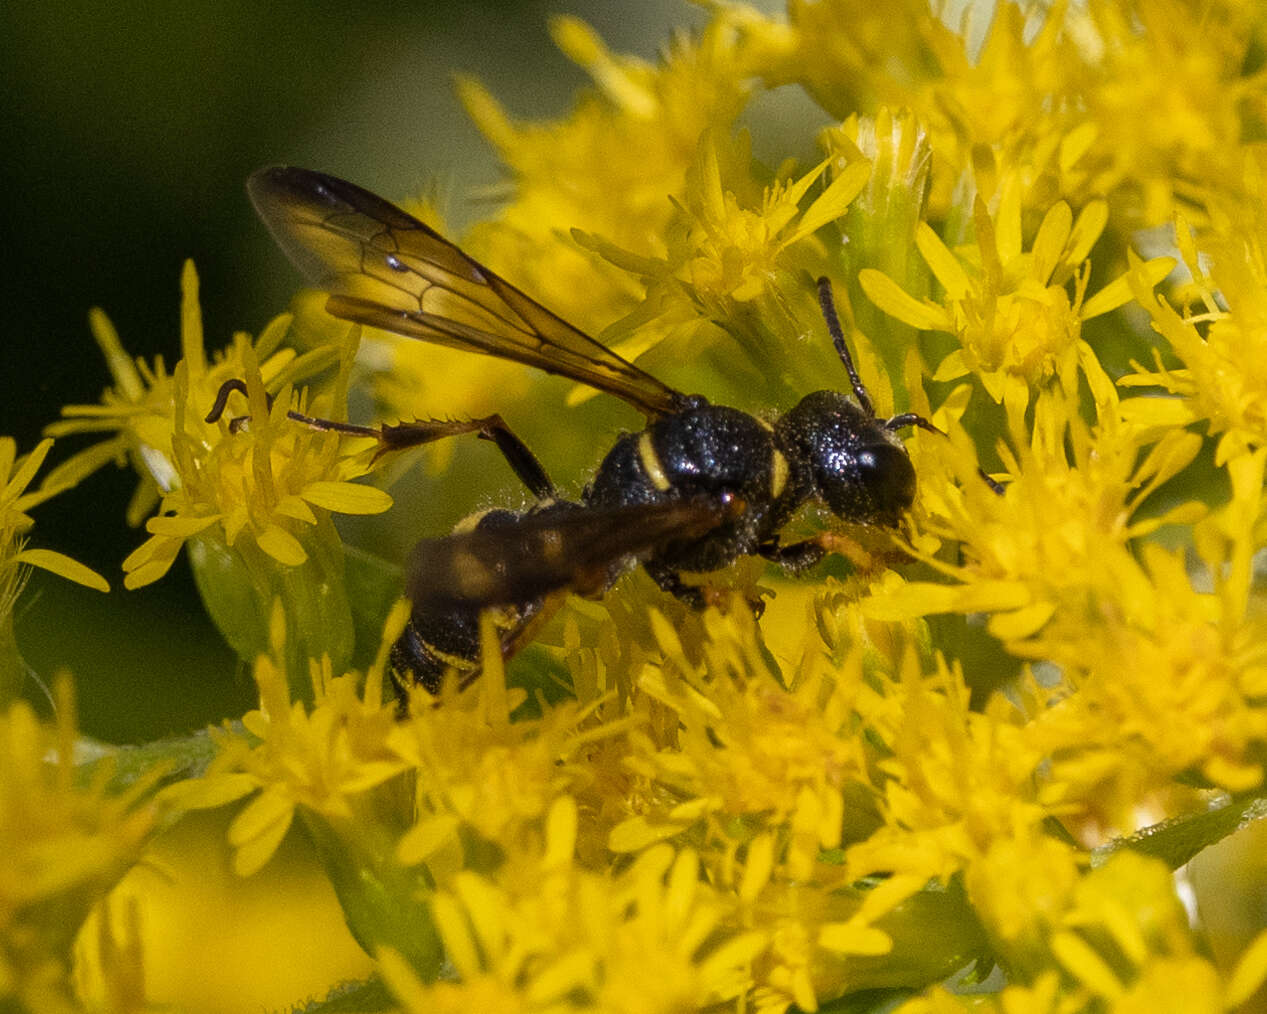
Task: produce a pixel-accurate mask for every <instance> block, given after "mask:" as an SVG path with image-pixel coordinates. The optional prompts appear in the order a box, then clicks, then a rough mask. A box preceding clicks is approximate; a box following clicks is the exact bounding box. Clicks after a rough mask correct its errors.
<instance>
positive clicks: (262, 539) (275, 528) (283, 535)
mask: <svg viewBox="0 0 1267 1014" xmlns="http://www.w3.org/2000/svg"><path fill="white" fill-rule="evenodd" d="M255 541H256V542H257V543H259V547H260V549H262V550H264V552H266V553H267V554H268V555H269V556H271V557H272V558H273V559H274V560H276V561H277V562H278V563H282V564H285V565H286V566H287V567H298V566H299V565H300V564H301V563H303V562H304V561H306V560H307V559H308V554H307V553H306V552H305V551H304V547H303V546H301V545H300V544H299V540H298V539H297V538H295V537H294V536H293V535H291V534H290V532H288V531H286V529H284V528H282V527H280V526H279V525H273V524H270V525H269V526H268V527H267V528H265V529H264V531H263V532H262V533H260V535H258V536H256V539H255Z"/></svg>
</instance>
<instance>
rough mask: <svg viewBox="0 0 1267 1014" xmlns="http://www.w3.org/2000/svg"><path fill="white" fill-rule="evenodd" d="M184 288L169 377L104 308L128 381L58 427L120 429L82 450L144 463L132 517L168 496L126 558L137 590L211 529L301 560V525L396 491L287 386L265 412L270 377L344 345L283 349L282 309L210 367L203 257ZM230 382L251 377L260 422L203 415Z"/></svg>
mask: <svg viewBox="0 0 1267 1014" xmlns="http://www.w3.org/2000/svg"><path fill="white" fill-rule="evenodd" d="M181 285H182V289H183V292H184V300H183V303H182V307H181V346H182V351H183V356H182V358H181V361H180V363H179V364H178V365H177V367H176V369H175V371H174V372H173V373H172V374H170V375H169V374H168V373H167V372H166V370H165V368H164V367H163V364H162V362H161V361H159V362H157V363H156V364H155V366H154V367H153V368H152V369H151V368H149V367H146V366H145V364H143V363H142V364H134V363H133V362H131V361H130V360H129V359H128V358H127V356H126V354H125V353H124V352H123V349H122V347H121V345H120V344H119V340H118V335H117V334H115V332H114V329H113V327H112V326H111V325H110V323H109V321H108V320H107V319H106V318H105V315H104V314H101V313H100V312H97V313H95V314H94V316H93V319H92V323H93V331H94V334H95V336H96V338H97V341H98V343H99V344H100V345H101V346H102V350H103V351H104V352H105V353H106V357H107V362H108V363H109V365H110V368H111V371H112V372H113V374H114V376H115V382H116V384H117V387H116V388H115V389H113V390H110V391H107V392H106V395H105V398H104V404H103V405H101V406H84V405H75V406H69V407H68V408H66V409H64V410H63V414H64V415H65V416H67V418H68V420H71V421H67V422H63V423H60V424H55V425H54V426H51V427H49V430H50V432H54V433H72V432H91V431H102V430H107V431H108V430H117V431H118V434H119V435H118V436H116V437H115V438H113V439H112V440H109V441H106V442H105V443H104V444H102V445H98V446H97V447H95V448H92V449H90V450H89V451H87V452H84V455H83V457H84V460H86V461H91V462H92V463H103V462H104V461H105V460H107V455H111V456H113V455H117V454H119V453H122V452H123V451H124V450H126V452H127V453H128V454H129V456H131V457H132V458H133V460H134V461H135V462H136V463H137V464H138V467H139V468H140V470H141V477H142V486H141V489H140V490H138V494H137V496H136V497H134V499H133V505H132V507H131V508H130V509H129V517H130V519H131V520H133V521H137V520H139V517H140V515H141V514H143V513H144V511H145V510H148V509H149V507H150V506H151V505H152V504H153V502H154V500H155V499H156V498H157V497H158V496H159V495H161V496H162V505H161V507H160V509H159V514H158V516H157V517H154V518H151V519H150V520H149V521H148V522H147V523H146V529H147V530H148V531H149V532H150V533H151V536H152V537H151V538H150V540H149V541H148V542H146V543H145V544H144V545H143V546H141V547H140V548H139V549H137V550H136V552H134V553H133V554H132V555H131V556H130V557H128V559H127V560H126V561H125V562H124V570H125V571H126V572H127V578H126V579H125V581H124V584H125V586H126V587H128V588H138V587H140V586H142V585H146V584H149V583H151V582H152V581H157V580H158V579H159V578H160V577H162V576H163V574H165V573H166V572H167V569H168V568H169V567H170V566H171V565H172V562H173V561H174V560H175V558H176V555H177V553H178V552H179V551H180V548H181V546H182V545H183V544H184V543H185V541H186V540H187V539H189V538H191V537H193V536H195V535H198V534H200V533H202V532H204V531H206V530H207V529H209V528H211V527H212V526H218V528H219V531H220V533H221V535H220V537H221V538H222V539H223V541H224V542H225V543H226V544H227V545H228V546H230V547H232V546H233V545H234V544H235V543H236V542H237V540H238V539H239V538H240V537H245V538H246V539H248V540H249V541H251V542H253V543H254V544H255V545H256V546H258V547H259V549H260V550H261V551H262V552H263V553H264V554H265V555H266V556H268V557H271V558H272V559H273V560H274V561H276V562H277V563H280V564H282V565H283V566H287V567H295V566H298V565H300V564H302V563H303V562H304V561H305V560H306V559H307V557H308V553H307V551H306V550H305V549H304V546H303V543H302V542H301V541H300V539H299V538H297V537H296V535H295V534H294V532H295V530H296V529H297V528H298V529H299V530H300V531H302V527H303V526H316V525H317V524H318V521H319V520H320V518H322V517H324V516H325V512H327V511H339V512H343V513H348V514H367V513H377V512H379V511H383V510H386V509H387V508H388V507H389V506H390V505H391V501H390V499H389V498H387V496H386V495H385V494H383V493H381V492H379V491H377V490H373V489H371V488H369V487H365V486H360V485H355V484H353V483H351V482H350V481H349V480H351V479H353V478H355V477H357V476H359V475H363V474H365V472H366V471H368V459H367V458H366V457H365V456H364V455H359V456H352V455H349V454H347V453H346V452H344V451H342V450H341V439H340V437H339V435H338V434H334V433H324V432H318V431H316V430H312V429H309V428H307V427H305V426H303V425H302V424H295V423H292V422H291V421H289V420H288V419H287V418H286V412H287V410H288V409H289V408H290V400H291V399H290V389H289V388H288V387H285V388H283V390H282V394H281V396H280V397H278V398H276V399H275V401H274V403H273V405H272V408H271V409H267V408H266V407H265V404H264V393H263V385H264V384H267V385H269V386H271V387H277V386H278V385H279V384H282V383H285V382H286V381H287V380H288V379H289V378H291V377H294V376H296V375H302V374H303V373H304V372H307V371H309V370H313V369H318V368H320V367H321V366H322V365H326V364H328V363H329V362H330V361H331V359H332V358H333V357H334V356H335V355H336V354H337V352H336V351H335V350H328V349H327V350H322V351H318V352H316V353H309V354H308V355H307V356H303V357H299V358H298V359H297V358H296V357H295V355H294V353H293V352H291V351H289V350H287V351H277V347H278V345H279V343H280V342H281V340H282V339H283V338H284V337H285V334H286V330H287V328H288V327H289V325H290V318H289V317H288V316H282V317H278V318H276V319H275V320H273V321H272V322H271V323H270V324H269V325H268V327H266V328H265V329H264V332H263V333H262V334H261V335H260V338H259V341H258V342H256V343H255V344H252V343H251V342H250V341H249V340H248V338H247V336H246V335H238V336H237V338H236V340H235V342H234V345H233V347H232V349H231V350H230V352H229V354H228V355H227V356H225V357H223V358H221V359H220V360H219V361H218V362H216V363H214V364H209V363H208V362H207V359H206V355H205V352H204V349H203V337H202V320H201V312H200V310H199V307H198V279H197V275H196V274H195V273H194V268H193V264H192V263H186V265H185V271H184V275H183V276H182V280H181ZM257 364H258V365H257ZM345 369H346V366H345ZM229 380H240V381H241V380H244V381H245V383H246V386H247V388H248V391H249V401H250V408H251V410H252V411H251V425H250V426H249V427H244V428H242V429H241V430H240V431H239V432H234V429H235V428H236V427H234V426H231V425H230V423H229V421H228V419H222V420H219V421H217V422H214V423H208V422H206V421H205V420H204V417H205V416H206V415H207V414H208V412H209V411H210V410H211V408H212V406H213V405H214V404H215V402H216V399H217V396H218V395H219V394H220V389H221V385H223V384H224V383H225V382H226V381H229ZM343 383H346V380H344V381H343ZM314 508H315V511H314Z"/></svg>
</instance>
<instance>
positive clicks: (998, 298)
mask: <svg viewBox="0 0 1267 1014" xmlns="http://www.w3.org/2000/svg"><path fill="white" fill-rule="evenodd" d="M1107 216H1108V208H1107V206H1106V205H1105V204H1104V202H1103V201H1095V202H1092V203H1091V204H1089V205H1087V207H1085V208H1083V210H1082V212H1081V213H1080V214H1079V215H1078V217H1077V219H1076V220H1075V219H1074V217H1073V213H1072V212H1071V211H1070V209H1069V206H1068V205H1067V204H1064V203H1063V202H1062V203H1060V204H1056V205H1054V206H1053V207H1052V208H1050V209H1049V210H1048V212H1047V214H1046V215H1045V216H1044V218H1043V221H1042V224H1041V225H1040V226H1039V228H1038V233H1037V235H1036V236H1035V237H1034V241H1033V245H1032V246H1031V248H1030V249H1029V250H1028V251H1027V250H1024V249H1023V247H1022V243H1021V206H1020V203H1019V200H1018V196H1017V194H1016V192H1015V191H1014V190H1012V191H1008V192H1007V193H1005V194H1004V197H1003V201H1002V203H1001V204H1000V207H999V210H998V213H997V214H996V215H991V214H990V213H989V212H988V211H987V210H986V208H985V205H984V204H983V203H982V202H981V201H980V199H978V200H977V202H976V204H975V208H974V215H973V221H974V224H975V227H976V243H975V245H974V246H972V247H969V248H966V249H965V250H963V251H962V254H961V256H956V255H955V254H954V253H952V252H951V250H950V249H949V248H948V247H947V246H946V244H945V243H943V242H942V240H941V239H940V237H938V235H937V233H936V232H934V231H933V229H932V227H931V226H929V225H928V224H926V223H924V224H921V225H920V227H919V232H918V235H917V237H916V245H917V246H918V247H919V251H920V253H921V254H922V255H923V257H924V260H925V261H926V262H927V263H928V266H929V267H930V268H931V269H932V272H933V274H934V275H935V276H936V278H937V281H938V282H939V283H940V285H941V287H942V289H943V290H944V292H945V295H944V296H943V297H942V300H941V302H940V303H939V302H934V301H932V300H929V299H923V300H921V299H916V298H915V297H913V296H911V295H909V294H908V293H906V292H905V291H904V290H902V289H901V288H900V287H899V286H898V285H897V284H896V283H895V282H893V281H892V280H891V279H890V278H888V277H887V276H886V275H883V274H881V273H880V272H878V271H874V270H870V269H867V270H863V271H862V273H861V274H860V276H859V281H860V282H861V284H862V288H863V290H864V291H865V292H866V294H867V295H868V296H869V297H870V298H871V300H872V302H874V303H875V304H876V305H877V306H879V307H880V308H881V309H882V310H884V311H885V312H886V313H889V314H891V315H892V316H894V317H896V318H897V319H898V320H901V321H902V322H903V323H906V324H910V325H911V326H912V327H916V328H919V329H921V330H926V331H944V332H946V333H948V334H951V335H954V336H955V338H956V339H957V340H958V341H959V345H960V347H959V348H958V349H957V350H956V351H954V352H951V353H950V355H948V356H946V358H945V359H943V360H942V361H941V363H940V365H939V366H938V367H937V371H936V373H934V375H933V378H932V379H933V380H937V381H949V380H955V379H957V378H959V377H962V376H964V375H965V374H968V373H972V374H974V375H976V376H977V378H978V379H979V380H980V381H981V384H982V386H983V387H985V389H986V391H987V392H988V393H989V394H990V397H992V398H993V399H994V400H995V401H996V402H1004V403H1006V404H1007V405H1008V406H1009V408H1010V409H1011V410H1012V411H1013V412H1017V411H1023V410H1024V407H1025V406H1026V405H1027V404H1028V402H1029V400H1030V397H1031V392H1032V391H1036V390H1041V389H1042V388H1043V387H1044V386H1046V385H1047V384H1048V383H1049V382H1050V381H1051V380H1052V379H1055V380H1057V381H1059V383H1060V385H1061V387H1063V388H1064V390H1065V391H1068V392H1070V393H1073V392H1074V391H1075V390H1076V388H1077V375H1078V372H1079V371H1081V372H1082V374H1083V375H1084V376H1085V377H1086V378H1087V382H1088V383H1089V384H1090V386H1091V389H1092V392H1093V394H1094V395H1095V397H1096V400H1097V402H1098V403H1100V404H1103V403H1104V402H1105V400H1106V399H1107V398H1108V397H1110V396H1109V395H1108V394H1107V393H1106V392H1107V389H1108V388H1109V386H1110V383H1109V380H1108V377H1107V375H1106V374H1105V373H1104V370H1103V368H1102V367H1101V366H1100V363H1099V360H1098V359H1097V358H1096V356H1095V353H1094V352H1093V351H1092V349H1091V347H1090V346H1089V345H1088V344H1087V343H1086V341H1085V340H1084V339H1083V338H1082V322H1083V321H1085V320H1089V319H1090V318H1092V317H1096V316H1098V315H1100V314H1102V313H1107V312H1108V311H1110V310H1114V309H1116V308H1117V307H1119V306H1122V305H1123V304H1124V303H1126V302H1128V301H1129V300H1130V299H1131V298H1132V292H1131V288H1130V285H1129V283H1128V280H1127V278H1126V276H1122V277H1119V278H1118V279H1117V280H1115V281H1114V282H1111V283H1110V284H1109V285H1107V286H1105V287H1104V288H1103V289H1101V290H1100V291H1099V292H1098V293H1096V294H1095V295H1094V296H1092V297H1091V298H1090V299H1085V298H1084V297H1085V294H1086V288H1087V282H1088V280H1089V278H1090V264H1089V263H1088V262H1087V255H1088V254H1089V253H1090V252H1091V247H1092V246H1093V245H1094V244H1095V241H1096V240H1097V239H1098V238H1099V236H1100V233H1101V232H1102V231H1103V229H1104V225H1105V222H1106V221H1107ZM1173 267H1174V261H1173V260H1171V259H1170V258H1168V257H1158V258H1154V259H1153V260H1150V261H1148V262H1147V263H1146V264H1144V265H1142V266H1141V267H1140V268H1139V271H1140V272H1141V273H1142V277H1143V278H1144V279H1145V284H1147V285H1148V286H1149V287H1151V286H1152V285H1155V284H1156V283H1157V282H1159V281H1160V280H1161V279H1162V278H1164V277H1165V276H1166V275H1167V274H1169V273H1170V271H1171V269H1172V268H1173ZM1071 282H1072V284H1073V293H1072V295H1071V294H1070V292H1069V290H1068V286H1069V284H1070V283H1071Z"/></svg>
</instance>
